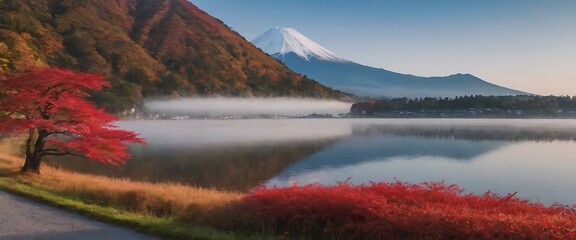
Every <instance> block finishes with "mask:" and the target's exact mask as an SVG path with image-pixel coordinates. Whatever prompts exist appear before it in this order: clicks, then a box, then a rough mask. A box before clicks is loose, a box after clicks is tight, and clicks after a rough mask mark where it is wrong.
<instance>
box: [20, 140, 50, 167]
mask: <svg viewBox="0 0 576 240" xmlns="http://www.w3.org/2000/svg"><path fill="white" fill-rule="evenodd" d="M33 133H34V132H33V131H30V134H33ZM46 136H48V132H47V131H46V130H40V131H38V138H36V143H34V149H31V146H30V144H31V142H32V135H30V136H29V137H28V140H27V141H26V161H25V162H24V166H22V168H21V169H20V172H21V173H40V164H41V163H42V155H41V154H40V153H41V152H42V150H44V139H45V138H46Z"/></svg>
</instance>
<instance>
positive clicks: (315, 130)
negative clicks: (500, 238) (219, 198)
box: [49, 119, 576, 205]
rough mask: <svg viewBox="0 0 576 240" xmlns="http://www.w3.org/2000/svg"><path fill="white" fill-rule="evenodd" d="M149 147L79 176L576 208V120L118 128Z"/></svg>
mask: <svg viewBox="0 0 576 240" xmlns="http://www.w3.org/2000/svg"><path fill="white" fill-rule="evenodd" d="M118 125H119V126H120V127H121V128H124V129H129V130H133V131H136V132H139V133H141V135H142V136H143V137H144V138H146V139H147V142H148V144H147V145H141V146H132V147H131V148H130V152H131V154H133V156H134V158H133V159H132V160H130V161H128V162H127V163H126V164H125V165H123V166H121V167H113V166H107V165H103V164H99V163H96V162H91V161H87V160H80V159H69V158H67V159H63V158H62V159H61V158H58V159H50V160H49V163H50V164H52V165H56V166H61V167H63V168H68V169H73V170H76V171H80V172H90V173H95V174H101V175H108V176H117V177H127V178H131V179H137V180H148V181H155V182H156V181H172V182H182V183H187V184H191V185H197V186H207V187H217V188H222V189H235V190H241V191H248V190H249V189H251V188H253V187H256V186H259V185H277V186H286V185H291V184H298V185H303V184H308V183H320V184H327V185H332V184H336V183H337V181H346V180H347V179H349V178H350V179H349V181H351V182H352V183H368V182H371V181H394V180H395V179H397V180H401V181H407V182H411V183H420V182H424V181H445V183H447V184H458V185H460V186H461V187H462V188H463V189H465V192H466V193H477V194H482V193H484V192H486V191H488V190H490V191H492V192H495V193H499V194H508V193H514V192H518V193H517V196H519V197H521V198H525V199H530V200H531V201H534V202H537V201H539V202H542V203H544V204H547V205H548V204H552V203H555V202H557V203H560V204H576V178H575V177H574V176H575V174H576V120H496V119H494V120H491V119H281V120H275V119H269V120H258V119H254V120H157V121H153V120H149V121H122V122H119V123H118Z"/></svg>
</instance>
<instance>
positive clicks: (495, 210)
mask: <svg viewBox="0 0 576 240" xmlns="http://www.w3.org/2000/svg"><path fill="white" fill-rule="evenodd" d="M3 146H9V147H4V148H3V149H2V147H0V188H2V189H5V190H8V191H11V192H14V193H17V194H21V195H26V196H29V197H32V198H36V199H39V200H42V201H46V202H49V203H52V204H54V205H57V206H60V207H63V208H67V209H72V210H74V211H77V212H81V213H83V214H87V215H90V216H92V217H95V218H99V219H104V220H106V221H111V222H115V223H120V224H122V225H126V226H130V227H133V228H135V229H137V230H140V231H143V232H147V233H151V234H156V235H160V236H165V237H170V238H177V239H258V238H262V239H271V238H272V237H270V236H274V238H285V239H293V238H296V239H576V206H557V205H553V206H544V205H542V204H538V203H531V202H528V201H524V200H521V199H518V198H516V197H515V196H513V195H510V196H498V195H495V194H491V193H486V194H484V195H480V196H476V195H463V194H462V193H461V190H460V189H459V188H458V187H457V186H453V185H451V186H446V185H444V184H442V183H426V184H409V183H402V182H396V183H371V184H367V185H351V184H347V183H341V184H339V185H337V186H320V185H308V186H301V187H296V186H293V187H287V188H257V189H254V190H252V191H251V192H250V193H238V192H228V191H220V190H214V189H203V188H197V187H193V186H186V185H182V184H175V183H149V182H135V181H129V180H126V179H115V178H108V177H101V176H94V175H88V174H78V173H74V172H69V171H65V170H62V169H56V168H52V167H49V166H43V168H42V174H41V175H19V174H17V172H18V169H19V167H20V166H21V164H22V159H21V158H19V157H15V156H14V155H13V154H10V153H9V151H10V150H13V149H15V147H14V145H9V144H8V145H6V144H4V145H3ZM220 229H229V230H220ZM239 233H249V234H256V235H258V236H265V237H258V236H256V235H250V236H247V235H245V234H239Z"/></svg>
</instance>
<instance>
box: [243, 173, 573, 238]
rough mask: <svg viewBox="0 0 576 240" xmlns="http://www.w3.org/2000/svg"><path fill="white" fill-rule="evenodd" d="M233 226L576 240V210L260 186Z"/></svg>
mask: <svg viewBox="0 0 576 240" xmlns="http://www.w3.org/2000/svg"><path fill="white" fill-rule="evenodd" d="M236 207H238V209H236V211H234V212H236V213H237V214H238V215H237V220H238V221H237V224H238V226H236V227H242V228H247V229H250V230H256V231H264V232H268V233H274V234H277V235H278V234H280V235H287V237H289V238H295V237H297V238H309V239H576V229H575V228H576V209H575V208H574V207H572V208H570V207H566V206H558V205H553V206H550V207H546V206H544V205H542V204H538V203H530V202H528V201H525V200H520V199H518V198H516V197H515V196H514V194H512V195H509V196H505V197H502V196H498V195H496V194H492V193H490V192H488V193H486V194H484V195H483V196H476V195H463V194H462V190H461V189H460V188H459V187H458V186H456V185H450V186H447V185H445V184H443V183H423V184H408V183H404V182H395V183H371V184H367V185H357V186H355V185H351V184H348V183H340V184H338V185H337V186H320V185H307V186H302V187H297V186H292V187H287V188H276V187H273V188H258V189H255V190H254V191H252V192H251V193H250V194H248V195H247V197H245V198H244V199H243V200H242V201H241V203H240V204H238V205H237V206H236Z"/></svg>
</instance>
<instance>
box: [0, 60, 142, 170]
mask: <svg viewBox="0 0 576 240" xmlns="http://www.w3.org/2000/svg"><path fill="white" fill-rule="evenodd" d="M107 86H109V83H108V82H107V81H105V80H103V79H102V78H101V77H100V76H99V75H94V74H86V73H78V72H74V71H68V70H62V69H52V68H44V69H36V70H32V71H29V72H26V73H23V74H21V75H18V76H15V77H11V78H8V79H7V80H6V81H2V82H0V89H2V91H3V93H2V95H0V133H9V134H22V133H24V134H26V136H27V138H26V142H25V148H26V150H25V151H26V162H25V165H24V167H23V168H22V171H24V172H26V171H34V172H38V170H39V166H40V163H41V160H42V158H43V157H45V156H60V155H76V156H83V157H86V158H89V159H94V160H97V161H100V162H103V163H109V164H118V163H122V162H123V161H124V160H125V159H127V158H129V157H130V156H129V155H128V154H127V153H126V148H127V147H126V145H125V144H124V143H127V142H131V143H142V142H143V140H142V139H140V138H138V137H137V134H136V133H134V132H130V131H124V130H120V129H117V127H116V126H114V125H113V122H114V121H116V120H117V119H116V117H115V116H113V115H110V114H108V113H106V112H105V111H104V109H97V108H96V107H94V105H93V104H92V103H91V102H89V101H88V100H87V97H89V96H90V95H89V92H90V91H99V90H101V89H102V88H103V87H107Z"/></svg>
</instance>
